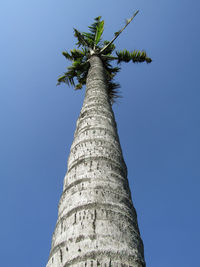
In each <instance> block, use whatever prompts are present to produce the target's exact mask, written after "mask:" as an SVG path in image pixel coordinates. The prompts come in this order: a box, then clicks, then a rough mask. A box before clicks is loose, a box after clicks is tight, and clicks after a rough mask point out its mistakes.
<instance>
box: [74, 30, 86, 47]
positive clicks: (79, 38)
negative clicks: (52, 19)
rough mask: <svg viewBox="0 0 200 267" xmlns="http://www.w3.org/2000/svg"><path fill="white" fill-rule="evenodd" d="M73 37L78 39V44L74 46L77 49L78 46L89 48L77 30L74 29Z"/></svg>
mask: <svg viewBox="0 0 200 267" xmlns="http://www.w3.org/2000/svg"><path fill="white" fill-rule="evenodd" d="M74 36H75V37H76V38H77V39H78V42H77V43H76V45H77V46H78V47H80V46H83V47H84V46H88V47H89V43H88V42H87V40H86V38H85V36H84V35H83V34H81V33H80V32H79V31H78V30H76V29H74Z"/></svg>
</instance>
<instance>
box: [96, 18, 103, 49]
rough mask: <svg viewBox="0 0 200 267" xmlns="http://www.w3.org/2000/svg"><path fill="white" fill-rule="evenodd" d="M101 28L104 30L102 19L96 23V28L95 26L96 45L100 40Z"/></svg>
mask: <svg viewBox="0 0 200 267" xmlns="http://www.w3.org/2000/svg"><path fill="white" fill-rule="evenodd" d="M103 30H104V20H102V21H100V22H99V23H98V24H97V28H96V35H95V40H94V42H95V45H97V44H98V43H99V41H100V40H101V36H102V34H103Z"/></svg>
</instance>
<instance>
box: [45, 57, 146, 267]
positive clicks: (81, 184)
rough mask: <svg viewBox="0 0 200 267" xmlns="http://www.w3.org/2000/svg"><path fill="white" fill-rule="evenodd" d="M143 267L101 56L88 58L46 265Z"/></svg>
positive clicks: (135, 218)
mask: <svg viewBox="0 0 200 267" xmlns="http://www.w3.org/2000/svg"><path fill="white" fill-rule="evenodd" d="M67 266H70V267H72V266H74V267H75V266H87V267H92V266H93V267H95V266H104V267H109V266H118V267H122V266H124V267H125V266H127V267H128V266H131V267H144V266H145V262H144V255H143V243H142V240H141V238H140V234H139V229H138V224H137V215H136V211H135V209H134V207H133V204H132V200H131V194H130V190H129V185H128V180H127V169H126V165H125V162H124V159H123V155H122V151H121V147H120V143H119V138H118V134H117V128H116V123H115V118H114V114H113V111H112V107H111V104H110V101H109V98H108V95H107V88H106V80H105V74H104V69H103V64H102V62H101V59H100V58H99V57H97V56H92V57H91V59H90V70H89V73H88V77H87V84H86V94H85V99H84V103H83V107H82V110H81V113H80V116H79V118H78V121H77V127H76V131H75V135H74V141H73V144H72V146H71V151H70V155H69V159H68V171H67V174H66V176H65V179H64V187H63V193H62V196H61V199H60V202H59V211H58V221H57V224H56V227H55V231H54V234H53V238H52V247H51V252H50V256H49V261H48V263H47V267H67Z"/></svg>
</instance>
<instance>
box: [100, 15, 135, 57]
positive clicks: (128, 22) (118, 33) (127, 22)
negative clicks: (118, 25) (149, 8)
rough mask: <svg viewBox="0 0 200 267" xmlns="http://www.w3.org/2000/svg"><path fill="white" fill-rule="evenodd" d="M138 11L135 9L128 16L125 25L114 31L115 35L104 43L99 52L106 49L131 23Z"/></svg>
mask: <svg viewBox="0 0 200 267" xmlns="http://www.w3.org/2000/svg"><path fill="white" fill-rule="evenodd" d="M138 12H139V10H137V11H136V12H135V13H134V14H133V16H132V17H131V18H130V19H128V20H127V21H126V25H125V26H124V27H123V28H122V29H121V30H119V31H118V32H116V33H115V37H114V38H113V39H112V40H111V41H110V42H109V43H108V44H107V45H106V46H104V47H103V48H102V49H101V51H100V53H103V51H104V50H106V49H107V47H108V46H110V45H111V44H112V43H113V42H114V41H115V40H116V39H117V37H118V36H119V35H120V34H121V33H122V32H123V31H124V30H125V28H126V27H127V26H128V25H129V24H130V23H131V21H132V20H133V19H134V18H135V16H136V15H137V14H138Z"/></svg>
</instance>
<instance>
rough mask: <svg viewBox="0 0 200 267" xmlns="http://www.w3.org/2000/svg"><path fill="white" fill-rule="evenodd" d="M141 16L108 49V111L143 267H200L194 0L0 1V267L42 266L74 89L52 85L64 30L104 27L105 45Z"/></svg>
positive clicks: (70, 40)
mask: <svg viewBox="0 0 200 267" xmlns="http://www.w3.org/2000/svg"><path fill="white" fill-rule="evenodd" d="M137 9H139V10H140V13H139V14H138V15H137V17H136V18H135V20H134V22H132V23H131V24H130V25H129V26H128V28H127V29H126V31H125V32H124V33H123V34H122V35H121V37H120V39H119V40H117V42H116V45H117V47H118V49H123V48H127V49H129V50H132V49H145V50H146V51H147V53H148V54H149V55H150V56H151V57H152V58H153V63H152V64H150V65H146V64H140V65H137V64H136V65H133V64H131V63H129V64H123V65H122V71H121V73H120V74H119V75H118V77H117V81H119V82H120V84H121V94H122V95H123V98H122V99H120V100H119V102H118V103H117V104H115V105H114V111H115V114H116V120H117V123H118V130H119V135H120V140H121V144H122V148H123V153H124V157H125V160H126V163H127V166H128V173H129V175H128V177H129V181H130V187H131V191H132V196H133V201H134V205H135V207H136V210H137V213H138V220H139V226H140V230H141V235H142V238H143V240H144V246H145V257H146V262H147V266H148V267H178V266H181V267H189V266H199V240H200V228H199V227H200V214H199V202H200V197H199V185H200V162H199V159H200V141H199V140H200V117H199V115H200V105H199V102H200V101H199V97H200V92H199V90H200V82H199V80H200V78H199V70H200V52H199V49H200V35H199V32H200V20H199V10H200V2H199V1H197V0H193V1H189V0H178V1H174V0H168V1H166V0H159V1H157V0H149V1H145V0H135V1H133V0H123V1H120V0H119V1H114V0H112V1H111V0H110V1H108V0H102V1H94V0H93V1H92V0H87V1H83V0H73V1H72V0H58V1H53V0H43V1H41V0H34V1H33V0H30V1H25V0H18V1H16V0H12V1H11V0H1V3H0V59H1V66H0V69H1V71H0V75H1V79H0V123H1V131H0V164H1V168H0V177H1V179H0V189H1V193H0V210H1V220H0V221H1V223H0V224H1V227H0V241H1V242H0V255H1V266H4V267H14V266H15V267H36V266H37V267H45V265H46V262H47V259H48V255H49V250H50V243H51V237H52V233H53V230H54V226H55V223H56V219H57V204H58V201H59V198H60V195H61V192H62V183H63V178H64V175H65V172H66V163H67V157H68V154H69V150H70V146H71V143H72V140H73V133H74V130H75V123H76V120H77V117H78V115H79V112H80V108H81V105H82V101H83V97H84V91H82V92H80V91H78V92H75V91H73V90H72V88H68V87H67V86H60V87H56V80H57V77H58V76H59V75H60V74H62V73H63V72H64V71H65V68H66V67H67V66H68V62H67V61H66V60H65V58H64V57H63V56H62V54H61V52H62V51H63V50H65V49H66V50H69V49H71V48H74V47H75V39H74V37H73V27H75V28H78V29H79V30H80V31H86V30H87V26H88V25H90V24H91V23H92V21H93V18H94V17H96V16H99V15H102V17H103V18H104V19H105V22H106V25H105V34H104V36H105V39H111V38H112V36H113V33H114V32H116V31H117V30H119V29H120V27H121V26H123V25H124V20H125V19H126V18H129V17H130V16H131V15H132V13H133V12H134V11H136V10H137Z"/></svg>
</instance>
